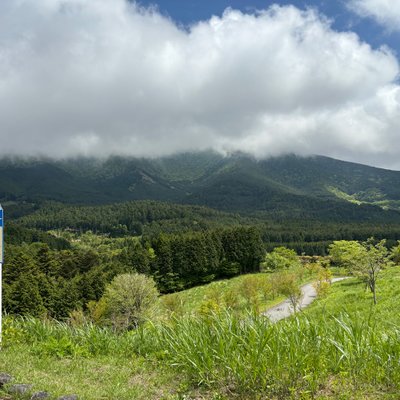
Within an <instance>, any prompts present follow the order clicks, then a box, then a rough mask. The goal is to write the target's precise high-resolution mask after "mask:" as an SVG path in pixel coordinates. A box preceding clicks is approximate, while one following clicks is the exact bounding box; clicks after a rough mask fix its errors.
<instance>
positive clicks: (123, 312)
mask: <svg viewBox="0 0 400 400" xmlns="http://www.w3.org/2000/svg"><path fill="white" fill-rule="evenodd" d="M158 295H159V293H158V290H157V289H156V285H155V282H154V280H153V279H152V278H149V277H147V276H145V275H142V274H137V273H133V274H122V275H118V276H116V277H115V278H114V279H113V281H112V282H111V283H110V284H109V285H108V286H107V287H106V290H105V293H104V295H103V297H102V298H101V299H100V301H99V304H101V305H102V307H103V309H104V317H105V318H104V319H105V321H107V322H108V323H111V325H112V326H113V327H114V329H116V330H125V329H134V328H137V327H138V326H139V325H140V324H141V323H142V322H143V321H145V320H146V319H147V318H150V317H152V316H153V315H154V311H155V309H156V305H157V303H158Z"/></svg>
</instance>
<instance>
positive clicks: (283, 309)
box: [263, 277, 348, 322]
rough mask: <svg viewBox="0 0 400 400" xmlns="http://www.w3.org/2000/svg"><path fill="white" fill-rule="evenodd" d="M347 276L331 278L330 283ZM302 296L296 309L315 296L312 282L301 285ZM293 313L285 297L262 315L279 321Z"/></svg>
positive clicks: (305, 304) (308, 302)
mask: <svg viewBox="0 0 400 400" xmlns="http://www.w3.org/2000/svg"><path fill="white" fill-rule="evenodd" d="M347 278H348V277H343V278H333V279H332V283H334V282H338V281H342V280H344V279H347ZM301 293H302V295H303V296H302V298H301V300H300V304H299V307H298V308H297V309H298V310H299V309H300V310H302V309H303V308H306V307H308V306H309V305H310V304H311V303H312V302H313V301H314V300H315V298H316V297H317V292H316V290H315V289H314V287H313V284H312V283H307V285H304V286H302V287H301ZM292 314H293V307H292V306H291V304H290V301H289V300H288V299H286V300H285V301H282V303H279V304H277V305H276V306H274V307H271V308H270V309H269V310H267V311H265V312H264V313H263V315H266V316H267V317H268V318H269V319H270V320H271V321H272V322H276V321H279V320H281V319H284V318H287V317H290V316H291V315H292Z"/></svg>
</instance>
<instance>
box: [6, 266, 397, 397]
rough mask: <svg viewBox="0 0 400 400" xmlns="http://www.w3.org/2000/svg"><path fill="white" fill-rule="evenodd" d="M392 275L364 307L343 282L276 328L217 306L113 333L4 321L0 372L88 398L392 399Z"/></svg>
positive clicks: (364, 295)
mask: <svg viewBox="0 0 400 400" xmlns="http://www.w3.org/2000/svg"><path fill="white" fill-rule="evenodd" d="M399 279H400V268H399V267H396V268H391V269H388V270H386V271H384V273H383V274H382V277H381V279H380V281H379V282H378V293H379V303H378V306H377V307H376V308H374V309H373V310H372V311H371V302H372V299H371V298H370V295H369V294H368V292H365V290H364V287H363V285H362V284H360V283H358V282H357V281H356V280H353V279H350V280H348V281H343V282H340V283H337V284H335V285H333V286H332V289H331V294H330V295H329V296H328V297H326V298H325V299H322V300H318V301H316V302H315V303H314V304H313V305H312V306H311V307H310V308H309V309H307V311H305V312H303V313H300V314H299V315H298V316H297V317H294V318H291V319H289V320H286V321H281V322H279V323H276V324H271V323H269V321H268V320H267V319H266V318H264V317H262V316H260V315H259V314H257V313H255V312H251V311H249V312H248V313H247V314H243V313H232V312H231V311H227V310H225V309H222V308H221V309H218V310H216V311H215V312H210V313H206V314H197V315H190V314H185V315H180V316H175V317H172V318H171V319H170V320H168V321H165V320H164V321H160V322H157V323H154V324H147V325H146V326H144V327H142V328H141V329H139V330H137V331H134V332H128V333H125V334H121V335H116V334H114V333H112V332H110V331H108V330H105V329H100V328H97V327H94V326H91V325H86V326H83V327H80V328H73V327H70V326H68V325H66V324H60V323H55V322H42V321H38V320H34V319H16V320H12V319H8V320H7V322H6V325H5V328H6V329H5V346H4V348H3V350H2V351H1V353H0V369H1V370H4V371H7V372H9V373H11V374H13V375H14V376H16V378H17V380H18V381H20V382H29V383H34V384H35V388H37V389H38V390H39V389H40V390H48V391H50V392H52V393H54V394H55V395H58V394H63V393H76V394H78V395H80V398H81V399H89V400H91V399H122V400H124V399H174V400H175V399H215V400H216V399H234V398H237V399H303V400H305V399H360V400H361V399H370V400H372V399H387V400H389V399H393V400H394V399H398V393H399V392H400V325H399V315H398V313H396V311H395V310H397V308H398V306H397V305H398V302H399V300H400V292H399V289H398V288H399V285H398V284H399ZM395 306H396V307H395ZM253 311H254V310H253ZM0 397H1V396H0Z"/></svg>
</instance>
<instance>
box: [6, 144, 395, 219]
mask: <svg viewBox="0 0 400 400" xmlns="http://www.w3.org/2000/svg"><path fill="white" fill-rule="evenodd" d="M10 200H11V201H16V202H33V203H38V202H39V203H40V202H43V201H47V200H51V201H58V202H62V203H67V204H68V203H69V204H82V205H84V204H92V205H95V204H109V203H117V202H124V201H132V200H156V201H167V202H174V203H179V204H192V205H202V206H207V207H211V208H215V209H218V210H222V211H229V212H240V213H245V214H251V213H260V212H261V213H262V212H264V213H266V214H269V215H270V216H274V215H276V216H282V217H285V215H286V216H288V217H293V218H303V217H304V218H307V217H310V218H316V219H318V218H321V216H322V215H324V216H328V217H329V213H331V214H332V215H331V218H337V217H339V218H344V219H346V218H345V217H346V215H348V216H349V218H350V219H352V218H353V217H354V216H355V218H356V219H357V218H358V219H360V220H363V219H365V218H367V219H368V218H369V216H370V217H371V218H372V219H377V220H380V219H382V220H386V219H388V218H389V219H390V218H394V219H395V220H397V219H398V220H399V221H400V171H392V170H385V169H381V168H376V167H371V166H365V165H362V164H357V163H351V162H347V161H340V160H335V159H332V158H328V157H324V156H310V157H302V156H296V155H285V156H280V157H272V158H267V159H262V160H257V159H255V158H254V157H252V156H249V155H246V154H242V153H238V154H233V155H230V156H222V155H219V154H218V153H214V152H198V153H182V154H177V155H174V156H168V157H162V158H154V159H146V158H133V157H120V156H113V157H109V158H107V159H96V158H76V159H66V160H51V159H48V158H44V159H40V158H34V159H18V158H16V159H11V158H5V159H1V160H0V201H3V202H4V201H10ZM385 210H386V213H385V212H384V211H385ZM357 214H359V216H357ZM322 219H323V218H322Z"/></svg>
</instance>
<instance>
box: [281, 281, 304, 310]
mask: <svg viewBox="0 0 400 400" xmlns="http://www.w3.org/2000/svg"><path fill="white" fill-rule="evenodd" d="M279 285H280V287H279V292H280V293H281V294H283V295H284V296H286V297H287V298H288V299H289V302H290V305H291V306H292V308H293V311H294V312H296V311H297V308H298V307H299V305H300V301H301V298H302V292H301V289H300V285H299V282H298V277H297V276H296V274H289V273H282V275H281V279H280V283H279Z"/></svg>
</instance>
